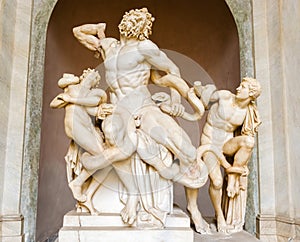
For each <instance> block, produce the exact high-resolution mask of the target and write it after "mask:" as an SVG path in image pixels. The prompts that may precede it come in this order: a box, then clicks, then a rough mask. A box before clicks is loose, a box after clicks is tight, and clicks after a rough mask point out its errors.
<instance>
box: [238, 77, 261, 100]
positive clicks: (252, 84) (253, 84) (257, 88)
mask: <svg viewBox="0 0 300 242" xmlns="http://www.w3.org/2000/svg"><path fill="white" fill-rule="evenodd" d="M242 82H246V83H248V86H249V91H250V92H253V95H252V97H253V99H256V98H258V97H259V95H260V94H261V85H260V83H259V82H258V81H257V80H256V79H254V78H251V77H244V78H243V79H242Z"/></svg>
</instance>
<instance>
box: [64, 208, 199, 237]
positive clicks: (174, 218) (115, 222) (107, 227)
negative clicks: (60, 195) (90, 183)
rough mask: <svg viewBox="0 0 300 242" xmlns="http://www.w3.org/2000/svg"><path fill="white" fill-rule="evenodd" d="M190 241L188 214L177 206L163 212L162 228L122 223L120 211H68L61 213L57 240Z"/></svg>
mask: <svg viewBox="0 0 300 242" xmlns="http://www.w3.org/2000/svg"><path fill="white" fill-rule="evenodd" d="M193 240H194V232H193V230H192V229H191V228H190V219H189V217H188V216H187V215H186V214H185V213H184V212H183V211H182V210H181V209H179V208H177V207H176V208H174V210H173V213H172V214H170V215H167V219H166V225H165V228H164V229H139V228H137V227H136V225H135V224H134V225H133V226H128V225H126V224H124V223H123V221H122V219H121V217H120V214H117V213H104V214H101V215H98V216H91V215H89V214H88V213H77V212H75V211H70V212H68V213H67V214H66V215H65V216H64V224H63V228H61V230H60V231H59V241H60V242H62V241H63V242H69V241H70V242H77V241H78V242H79V241H80V242H83V241H87V242H94V241H95V242H96V241H97V242H98V241H105V242H115V241H122V242H135V241H136V242H143V241H145V242H146V241H147V242H157V241H164V242H167V241H170V242H181V241H182V242H183V241H184V242H187V241H191V242H192V241H193Z"/></svg>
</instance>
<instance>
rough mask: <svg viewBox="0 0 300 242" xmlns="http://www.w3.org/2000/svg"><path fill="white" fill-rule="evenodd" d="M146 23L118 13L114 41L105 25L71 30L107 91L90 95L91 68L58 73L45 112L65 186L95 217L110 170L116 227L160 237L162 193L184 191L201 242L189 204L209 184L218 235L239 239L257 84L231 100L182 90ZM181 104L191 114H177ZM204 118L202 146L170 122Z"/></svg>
mask: <svg viewBox="0 0 300 242" xmlns="http://www.w3.org/2000/svg"><path fill="white" fill-rule="evenodd" d="M153 21H154V18H153V17H152V15H151V14H150V13H149V12H148V10H147V9H146V8H142V9H134V10H130V11H128V12H126V13H125V15H124V16H123V18H122V20H121V22H120V24H119V32H120V39H119V40H118V39H115V38H110V37H106V36H105V28H106V25H105V23H99V24H84V25H81V26H79V27H75V28H74V29H73V33H74V36H75V38H77V40H78V41H79V42H80V43H81V44H82V45H83V46H85V47H86V48H88V49H89V50H91V51H93V52H95V53H96V55H98V56H101V57H102V59H103V61H104V67H105V79H106V82H107V84H108V86H109V88H108V90H102V89H100V88H97V84H98V83H99V82H100V81H101V77H100V75H99V73H98V71H97V70H94V69H87V70H84V71H83V73H82V75H81V76H80V77H78V76H75V75H73V74H67V73H66V74H63V76H62V78H61V79H60V80H59V81H58V86H59V87H60V88H61V89H62V90H63V91H62V93H60V94H58V95H57V96H56V97H55V98H54V99H53V101H52V102H51V104H50V106H51V107H52V108H64V109H65V119H64V127H65V133H66V135H67V136H68V138H70V140H71V143H70V146H69V150H68V152H67V155H66V157H65V160H66V163H67V178H68V183H69V187H70V189H71V191H72V193H73V196H74V198H75V199H76V200H77V208H78V211H87V212H89V213H90V214H91V215H95V216H97V215H99V214H101V211H99V209H97V208H96V207H97V206H96V202H97V201H96V200H93V197H94V195H95V194H96V193H97V192H99V187H101V185H102V183H103V182H104V181H105V179H107V177H109V176H110V174H111V172H112V171H114V172H115V173H116V175H117V178H118V182H119V183H120V184H122V188H120V189H119V191H117V192H118V193H120V197H123V199H122V201H123V208H122V210H121V211H120V216H121V218H122V220H123V223H124V224H127V225H128V226H138V224H137V220H142V221H144V223H139V224H141V226H142V227H151V226H154V227H156V228H157V227H159V228H163V227H164V225H165V220H166V216H167V215H168V214H170V213H172V201H170V200H172V192H170V189H167V188H168V187H170V185H171V184H172V183H174V182H177V183H180V184H182V185H183V186H184V187H185V190H186V197H187V209H188V211H189V213H190V216H191V220H192V222H193V223H194V224H195V228H196V231H197V232H199V233H203V234H207V233H210V227H209V224H208V223H207V222H206V221H205V220H204V219H203V218H202V216H201V213H200V211H199V209H198V205H197V197H198V190H199V188H201V187H202V186H203V185H204V184H205V183H206V182H207V180H208V178H209V179H210V186H209V194H210V197H211V201H212V204H213V207H214V209H215V215H216V221H217V229H218V231H219V232H225V233H232V232H237V231H241V230H242V229H243V225H244V222H245V221H244V216H245V208H246V198H247V196H246V194H247V175H248V173H249V170H248V168H247V163H248V161H249V159H250V156H251V153H252V150H253V148H254V145H255V134H256V132H257V127H258V125H259V124H260V120H259V116H258V112H257V109H256V105H255V100H256V98H257V97H258V96H259V95H260V93H261V87H260V84H259V83H258V82H257V81H256V80H255V79H254V78H250V77H245V78H243V79H242V81H241V83H240V86H239V87H238V88H237V89H236V93H235V94H233V93H231V92H230V91H227V90H217V88H216V87H215V86H214V85H212V84H210V85H202V84H201V82H195V83H194V85H193V86H192V87H190V86H189V85H188V84H187V82H186V81H185V80H183V79H182V78H181V75H180V70H179V68H178V67H177V66H176V65H175V64H174V63H173V62H172V60H170V59H169V58H168V56H167V55H166V54H165V53H164V52H163V51H161V50H160V49H159V48H158V46H157V45H156V44H155V43H153V42H152V41H151V40H150V39H149V37H150V35H151V31H152V23H153ZM150 82H151V83H154V84H155V85H157V86H160V87H166V88H169V90H170V92H169V94H167V93H164V92H160V93H155V94H151V93H150V91H149V89H148V84H149V83H150ZM182 98H184V99H186V100H187V102H188V103H189V104H190V105H191V106H192V108H193V109H194V113H187V112H186V111H185V108H184V106H183V105H182V104H181V99H182ZM205 112H208V115H207V119H206V123H205V125H204V128H203V132H202V134H199V135H200V136H201V142H200V145H199V147H195V146H194V145H193V144H192V142H191V139H190V137H189V136H188V135H187V133H186V132H185V131H184V129H183V128H182V127H180V126H179V124H178V123H177V122H176V121H175V120H174V117H181V118H183V119H186V120H190V121H197V120H200V119H201V118H202V116H203V114H204V113H205ZM222 169H224V175H223V173H222V172H221V170H222ZM165 191H166V192H165ZM114 192H116V191H114ZM122 194H123V195H124V194H125V196H122ZM99 197H101V194H99ZM103 199H111V198H103ZM145 217H147V219H144V218H145ZM143 219H144V220H143Z"/></svg>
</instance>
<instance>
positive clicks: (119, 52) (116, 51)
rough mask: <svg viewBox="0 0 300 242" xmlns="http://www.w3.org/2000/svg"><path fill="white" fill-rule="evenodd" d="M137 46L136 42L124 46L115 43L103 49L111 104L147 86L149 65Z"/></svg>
mask: <svg viewBox="0 0 300 242" xmlns="http://www.w3.org/2000/svg"><path fill="white" fill-rule="evenodd" d="M138 45H139V42H138V41H136V42H134V43H130V44H126V45H122V44H120V42H117V41H115V42H113V43H112V44H111V45H110V46H109V47H107V48H106V49H105V53H106V58H105V61H104V66H105V71H106V82H107V84H108V85H109V87H110V89H111V92H112V95H113V96H115V99H114V98H113V100H112V102H113V103H116V102H117V100H120V99H122V98H123V97H125V96H127V95H128V94H129V93H131V92H132V91H134V90H136V89H137V88H139V87H140V86H145V85H147V84H148V81H149V78H150V64H149V63H147V62H146V61H145V58H144V56H143V55H142V54H141V53H140V52H139V51H138Z"/></svg>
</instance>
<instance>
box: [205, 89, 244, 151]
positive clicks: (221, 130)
mask: <svg viewBox="0 0 300 242" xmlns="http://www.w3.org/2000/svg"><path fill="white" fill-rule="evenodd" d="M226 95H227V97H226V98H222V97H221V98H220V99H219V100H218V102H216V103H215V104H213V105H212V106H211V109H210V111H209V113H208V116H207V121H206V124H205V126H204V128H203V134H202V137H201V143H202V144H207V143H213V144H214V145H216V146H220V147H222V146H223V144H224V143H225V142H226V141H228V140H229V139H230V138H232V137H233V132H234V131H235V130H236V129H237V127H239V126H241V125H242V124H243V122H244V119H245V116H246V112H247V109H246V108H240V107H238V106H236V105H235V104H234V95H233V94H231V93H229V92H228V93H226Z"/></svg>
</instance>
